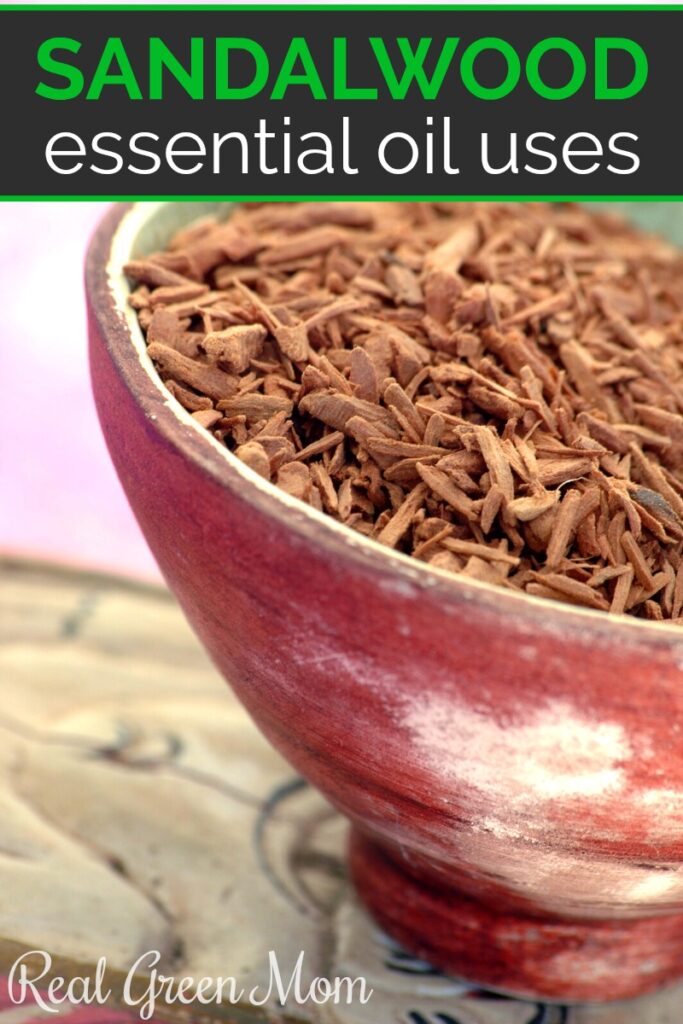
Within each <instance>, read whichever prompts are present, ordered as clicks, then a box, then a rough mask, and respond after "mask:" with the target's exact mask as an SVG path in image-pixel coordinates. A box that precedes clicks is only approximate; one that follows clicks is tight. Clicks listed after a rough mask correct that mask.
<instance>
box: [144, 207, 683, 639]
mask: <svg viewBox="0 0 683 1024" xmlns="http://www.w3.org/2000/svg"><path fill="white" fill-rule="evenodd" d="M126 270H127V273H128V275H129V277H130V278H131V279H132V280H133V281H134V282H135V283H136V287H135V289H134V291H133V292H132V295H131V300H130V301H131V303H132V305H133V306H134V308H135V309H136V311H137V313H138V316H139V319H140V323H141V325H142V328H143V331H144V333H145V337H146V341H147V345H148V352H149V355H150V356H151V358H152V359H153V361H154V363H155V365H156V367H157V369H158V372H159V373H160V375H161V377H162V378H163V380H164V381H165V383H166V386H167V388H168V390H169V391H170V392H171V394H172V395H174V397H175V398H176V399H177V400H178V401H179V402H180V403H181V404H182V405H183V406H184V407H185V408H186V409H187V410H189V412H190V413H191V414H192V415H193V416H194V418H195V419H196V420H197V421H198V422H199V423H200V424H201V425H202V426H203V427H205V428H206V430H208V431H210V432H211V433H212V434H213V435H214V436H215V437H216V438H218V440H219V441H221V442H222V443H224V444H225V445H227V447H228V448H229V449H230V450H231V451H232V452H234V453H235V455H236V456H237V457H238V458H239V459H241V460H242V461H243V462H244V463H246V464H247V465H248V466H250V467H251V469H253V470H254V471H255V472H256V473H259V474H260V475H261V476H262V477H264V478H266V479H267V480H271V481H272V482H273V483H275V484H277V485H278V486H279V487H281V488H282V489H283V490H285V491H287V492H288V493H289V494H291V495H293V496H295V497H296V498H298V499H300V500H301V501H303V502H307V503H308V504H310V505H312V506H313V507H314V508H316V509H319V510H321V511H324V512H326V513H327V514H329V515H330V516H333V517H334V518H335V519H337V520H339V521H340V522H342V523H344V524H345V525H347V526H349V527H351V528H353V529H354V530H358V531H359V532H361V533H363V534H365V535H366V536H368V537H371V538H374V539H375V540H377V541H379V542H380V543H381V544H384V545H387V546H389V547H392V548H395V549H397V550H400V551H402V552H405V553H407V554H410V555H412V556H414V557H415V558H419V559H421V560H422V561H424V562H427V563H429V564H430V565H432V566H436V567H438V568H440V569H445V570H447V571H449V572H453V573H456V574H458V575H460V576H467V577H470V578H474V579H478V580H484V581H486V582H488V583H494V584H497V585H499V586H502V587H507V588H514V589H516V590H523V591H526V593H528V594H533V595H537V596H542V597H549V598H554V599H557V600H561V601H566V602H570V603H572V604H578V605H582V606H584V607H587V608H595V609H600V610H603V611H606V612H627V613H629V614H632V615H636V616H639V617H642V618H648V619H659V620H661V619H665V620H669V621H673V622H681V621H683V557H682V556H683V254H681V253H680V252H678V251H677V250H674V249H672V248H671V247H670V246H668V245H667V244H665V243H664V242H662V241H661V240H659V239H656V238H652V237H649V236H646V235H644V234H642V233H640V232H636V231H635V230H634V229H632V228H630V227H628V226H627V225H625V224H624V223H623V222H621V221H619V220H616V219H615V218H613V217H612V216H608V215H606V214H603V213H596V212H593V211H588V210H584V209H579V208H577V207H573V206H568V205H562V204H552V203H551V204H466V203H462V204H458V203H453V204H448V203H431V204H416V203H301V204H285V203H273V204H263V205H259V204H255V205H249V206H243V207H241V208H239V209H237V210H236V211H235V212H234V213H233V214H232V216H231V217H230V218H229V219H228V220H225V221H223V222H216V221H215V220H212V219H204V220H201V221H198V222H197V223H195V224H194V225H192V226H191V227H189V228H187V229H185V230H183V231H182V232H180V233H179V234H178V235H176V237H175V238H174V239H173V240H172V242H171V244H170V246H169V248H168V250H167V251H165V252H162V253H155V254H153V255H150V256H149V257H148V258H145V259H141V260H138V261H134V262H131V263H130V264H129V265H128V266H127V268H126Z"/></svg>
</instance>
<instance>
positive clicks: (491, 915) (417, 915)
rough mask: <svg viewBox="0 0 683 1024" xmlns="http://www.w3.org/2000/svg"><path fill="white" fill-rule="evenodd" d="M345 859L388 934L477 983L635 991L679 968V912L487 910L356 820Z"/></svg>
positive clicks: (520, 988)
mask: <svg viewBox="0 0 683 1024" xmlns="http://www.w3.org/2000/svg"><path fill="white" fill-rule="evenodd" d="M350 865H351V875H352V879H353V882H354V884H355V886H356V889H357V891H358V893H359V895H360V897H361V899H362V900H363V902H364V903H365V905H366V906H367V908H368V909H369V911H370V913H371V914H372V915H373V917H374V918H375V919H376V920H377V921H378V923H379V924H380V925H381V926H382V927H383V928H384V929H385V930H386V931H387V933H388V934H389V935H391V936H392V937H393V938H395V939H397V940H398V941H399V942H401V943H402V945H404V946H405V947H406V949H408V950H410V952H412V953H415V954H417V955H418V956H421V957H423V958H424V959H426V960H428V961H429V962H430V963H432V964H434V965H435V966H436V967H439V968H441V969H442V970H444V971H446V972H447V973H449V974H453V975H455V976H456V977H459V978H463V979H465V980H467V981H471V982H474V983H476V984H477V985H481V986H482V987H484V988H491V989H496V990H498V991H503V992H506V993H508V994H510V995H518V996H522V997H533V998H541V999H550V1000H556V1001H560V1002H593V1001H596V1002H602V1001H608V1000H614V999H628V998H631V997H633V996H638V995H642V994H644V993H646V992H651V991H654V990H656V989H658V988H661V987H662V986H664V985H666V984H668V983H670V982H673V981H674V980H676V979H678V978H680V977H681V976H682V975H683V914H672V915H666V916H662V917H655V918H652V917H650V918H643V919H638V920H619V921H592V920H588V921H587V920H581V921H580V920H553V919H551V918H543V917H534V916H532V915H531V914H524V913H520V912H518V911H501V910H496V909H493V908H492V907H489V906H486V905H485V904H483V903H479V902H478V901H476V900H473V899H471V898H470V897H468V896H465V895H463V894H461V893H458V892H457V891H456V890H454V889H446V888H439V887H436V886H434V885H433V884H432V883H424V882H421V881H420V880H419V879H417V878H416V877H415V875H414V874H412V873H411V872H410V871H409V870H407V869H406V867H405V866H404V865H403V864H402V863H400V862H399V860H394V859H393V857H392V856H391V854H390V853H389V852H388V851H387V850H386V849H385V848H384V847H383V846H380V845H379V844H377V843H375V842H373V841H372V840H370V839H368V838H367V837H366V836H365V835H364V834H363V833H361V832H359V831H358V830H356V829H354V830H352V834H351V844H350Z"/></svg>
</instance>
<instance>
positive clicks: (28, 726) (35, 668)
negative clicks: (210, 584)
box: [0, 561, 683, 1024]
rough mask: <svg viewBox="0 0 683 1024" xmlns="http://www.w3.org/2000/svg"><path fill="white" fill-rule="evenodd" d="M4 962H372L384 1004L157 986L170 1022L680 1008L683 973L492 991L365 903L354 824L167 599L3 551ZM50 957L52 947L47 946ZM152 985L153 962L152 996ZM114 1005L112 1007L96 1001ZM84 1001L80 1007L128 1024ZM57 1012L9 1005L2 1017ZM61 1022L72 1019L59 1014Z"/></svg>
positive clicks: (519, 1019)
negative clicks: (613, 991) (374, 918)
mask: <svg viewBox="0 0 683 1024" xmlns="http://www.w3.org/2000/svg"><path fill="white" fill-rule="evenodd" d="M0 697H1V702H0V814H1V816H2V817H1V822H2V824H1V825H0V892H2V899H0V970H2V971H5V972H7V971H8V970H9V969H10V967H11V965H12V964H13V963H14V962H15V961H16V960H17V958H18V957H19V956H20V955H22V954H24V953H25V952H27V951H28V950H32V949H38V950H45V951H47V952H49V953H50V954H51V955H52V957H53V958H54V963H53V973H55V974H57V975H63V976H65V977H67V978H70V977H80V976H82V975H83V974H86V973H90V974H92V972H93V970H94V965H95V964H96V962H97V960H98V959H99V958H100V957H102V956H104V957H106V960H107V982H108V983H109V985H110V986H111V987H112V989H113V997H112V1004H113V1005H114V1006H121V1007H122V1006H123V1005H124V1002H125V1001H124V999H123V995H122V990H121V985H122V982H123V979H124V978H125V976H126V974H127V973H128V971H129V969H130V967H131V965H132V964H133V963H134V962H135V961H136V960H137V958H138V957H139V956H140V955H141V954H143V953H145V952H146V951H149V950H158V951H159V952H160V954H161V962H160V964H159V966H158V969H159V970H162V971H163V972H164V973H166V974H167V975H169V976H173V977H175V978H179V977H185V976H192V977H193V978H194V979H199V978H202V977H210V978H217V977H226V976H228V977H230V976H234V977H236V979H237V981H238V982H239V984H240V986H241V987H243V988H244V989H245V990H246V991H247V992H248V991H249V990H250V989H251V988H252V987H253V986H255V985H258V986H261V989H262V990H263V989H265V988H267V987H268V978H269V959H268V958H269V951H270V950H275V951H276V953H277V958H278V964H279V966H280V969H281V971H282V975H283V977H284V978H285V981H288V979H289V974H290V973H291V971H292V969H293V968H294V966H295V964H296V960H297V957H298V956H299V953H300V951H302V950H304V951H305V958H304V966H303V970H302V977H303V979H304V987H306V986H307V984H309V983H310V981H311V980H312V979H313V978H315V977H316V976H321V977H327V978H334V977H337V976H343V977H347V976H348V977H352V978H355V977H359V976H362V977H364V978H366V979H367V983H368V985H369V986H370V987H372V989H373V990H374V993H373V995H372V997H371V999H370V1000H369V1002H368V1003H367V1004H366V1005H360V1004H359V1003H358V1002H357V1001H356V1002H354V1003H353V1004H352V1005H350V1006H347V1005H344V1004H340V1005H334V1004H331V1003H327V1004H325V1005H324V1006H322V1007H316V1006H314V1005H312V1004H311V1003H305V1004H298V1003H297V1002H296V1001H293V1000H289V1001H288V1002H287V1004H286V1006H285V1007H284V1008H277V1007H275V1006H271V1007H270V1008H268V1009H267V1010H262V1009H257V1008H255V1007H254V1006H251V1005H249V1002H248V1000H242V1001H241V1003H240V1004H239V1005H231V1004H230V1003H227V1004H226V1003H224V1004H222V1005H216V1004H211V1005H205V1006H199V1005H198V1004H196V1003H195V1004H193V1005H192V1006H191V1007H189V1008H188V1007H182V1006H180V1007H179V1006H178V1005H177V1004H176V1005H171V1006H168V1005H165V1004H163V1003H161V1004H160V1003H157V1007H156V1015H155V1016H156V1018H157V1019H168V1020H179V1019H183V1020H188V1019H192V1020H193V1021H197V1020H200V1019H204V1018H206V1019H215V1018H218V1019H221V1020H223V1021H235V1022H239V1024H242V1022H248V1021H265V1020H268V1021H280V1020H283V1021H316V1022H321V1024H323V1022H327V1024H384V1022H387V1024H532V1022H533V1024H680V1022H681V1020H683V987H679V988H677V989H674V990H670V991H668V992H666V993H662V994H660V995H659V996H657V997H654V998H649V999H645V1000H640V1001H637V1002H634V1003H630V1004H621V1005H612V1006H608V1007H602V1008H593V1009H590V1008H586V1007H583V1008H571V1009H567V1008H562V1007H544V1006H541V1005H532V1004H529V1003H523V1002H519V1001H514V1000H506V999H502V998H497V997H495V996H491V995H486V994H484V993H481V992H477V991H476V990H473V989H472V988H471V987H468V986H464V985H461V984H459V983H458V982H456V981H454V980H452V979H449V978H446V977H444V976H443V975H441V974H439V973H438V972H436V971H434V970H432V969H431V968H429V967H428V966H427V965H426V964H423V963H421V962H419V961H416V960H414V959H413V958H411V957H410V956H408V955H406V954H405V953H404V952H403V951H402V950H400V949H398V948H396V947H395V946H394V945H393V944H392V943H391V942H390V941H389V940H388V939H387V938H386V937H385V936H383V935H382V934H381V933H380V932H379V931H378V930H377V929H376V928H375V926H374V925H373V924H372V922H371V921H370V920H369V919H368V917H367V916H366V914H365V913H364V912H363V910H362V909H361V908H360V907H359V906H358V904H357V903H356V901H355V900H354V897H353V894H352V893H351V892H350V890H349V887H348V885H347V882H346V879H345V873H344V843H345V826H344V823H343V821H342V820H341V819H340V818H339V816H338V815H337V814H336V813H335V812H334V811H333V810H332V809H331V808H330V807H329V805H327V804H326V803H325V801H324V800H323V798H322V797H320V796H319V795H318V794H317V793H316V792H315V791H314V790H312V789H311V788H310V787H309V786H307V785H306V784H305V783H304V782H303V781H302V780H300V779H298V778H296V777H295V776H294V775H293V773H292V771H291V769H290V768H289V767H288V766H287V765H286V764H285V763H284V762H283V761H282V759H281V758H280V757H279V756H278V755H277V754H275V753H274V752H273V751H272V750H271V749H270V747H269V746H268V745H267V743H266V742H265V741H264V740H263V739H262V738H261V737H260V735H259V734H258V732H257V731H256V729H255V728H254V726H253V725H252V723H251V721H250V720H249V719H248V717H247V716H246V714H245V713H244V712H243V711H242V709H241V707H240V706H239V705H238V704H237V703H236V701H235V700H234V698H233V697H232V695H231V693H230V691H229V689H228V688H227V687H226V686H225V684H224V683H223V682H222V680H221V679H220V678H219V677H218V675H217V673H216V672H215V670H214V669H213V668H212V666H211V665H210V663H209V662H208V660H207V658H206V656H205V655H204V653H203V651H202V650H201V648H200V646H199V644H198V643H197V641H196V639H195V638H194V636H193V635H192V633H191V632H190V630H189V628H188V627H187V625H186V624H185V621H184V619H183V617H182V615H181V613H180V611H179V610H178V608H177V606H176V604H175V602H174V601H173V599H172V598H171V597H170V595H169V594H168V593H167V592H166V591H164V590H162V589H160V588H156V587H151V586H145V585H140V584H135V583H131V582H127V581H124V580H121V579H117V578H113V577H108V576H102V575H96V574H87V573H82V572H77V571H70V570H66V569H55V568H50V567H47V566H44V565H34V564H30V563H26V562H18V561H15V562H13V561H5V562H4V563H2V573H1V575H0ZM38 959H39V958H36V962H38ZM147 984H148V981H147V980H146V979H145V976H144V972H142V971H141V972H139V973H138V974H137V975H136V985H137V986H138V987H137V988H135V989H134V991H133V997H135V995H136V994H137V995H141V994H142V993H143V992H144V990H145V988H146V987H147ZM98 1014H99V1016H98ZM127 1015H133V1016H137V1014H136V1011H135V1010H133V1009H131V1008H130V1005H128V1008H127V1009H126V1010H123V1012H119V1011H117V1012H116V1015H115V1017H114V1018H113V1017H112V1014H111V1012H109V1013H107V1012H106V1011H102V1010H99V1011H98V1010H94V1009H91V1008H86V1007H82V1006H81V1007H80V1008H76V1009H69V1007H67V1008H66V1009H63V1011H62V1018H63V1017H64V1016H67V1017H69V1019H70V1020H71V1018H72V1017H73V1021H74V1024H75V1022H76V1021H80V1022H83V1024H89V1022H90V1021H93V1022H95V1021H98V1020H99V1021H101V1022H102V1024H104V1022H106V1021H112V1020H114V1019H115V1020H117V1021H122V1020H126V1019H127ZM39 1016H40V1018H41V1019H43V1020H44V1019H45V1016H46V1014H45V1013H44V1012H42V1013H38V1012H37V1011H36V1009H35V1007H30V1006H21V1007H16V1006H11V1004H10V1002H9V999H8V995H7V991H6V986H4V987H3V986H2V985H1V984H0V1024H26V1022H28V1021H33V1020H36V1019H38V1017H39ZM60 1019H61V1018H60Z"/></svg>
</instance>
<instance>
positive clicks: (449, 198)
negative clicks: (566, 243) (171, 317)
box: [0, 195, 683, 203]
mask: <svg viewBox="0 0 683 1024" xmlns="http://www.w3.org/2000/svg"><path fill="white" fill-rule="evenodd" d="M348 200H353V201H356V202H362V203H366V202H399V203H408V202H411V203H413V202H441V203H444V202H510V201H513V202H522V203H538V202H544V203H547V202H549V203H578V202H582V203H586V202H590V203H597V202H600V203H621V202H639V203H664V202H674V203H681V202H683V195H675V196H646V195H631V196H621V195H619V196H615V195H609V196H606V195H540V196H531V195H397V196H382V195H368V196H355V195H337V196H333V195H324V196H320V195H314V196H311V195H291V196H271V195H220V196H213V195H206V196H116V195H107V196H46V195H35V196H16V195H15V196H12V195H0V202H3V203H9V202H25V203H29V202H30V203H35V202H38V203H42V202H45V203H47V202H64V203H74V202H75V203H95V202H117V203H143V202H149V203H153V202H162V201H165V202H178V203H204V202H232V203H264V202H268V203H291V202H342V201H343V202H346V201H348Z"/></svg>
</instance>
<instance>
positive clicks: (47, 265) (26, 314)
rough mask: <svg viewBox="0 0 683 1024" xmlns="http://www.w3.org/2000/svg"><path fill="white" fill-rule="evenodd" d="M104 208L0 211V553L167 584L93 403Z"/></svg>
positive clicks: (41, 206) (8, 207)
mask: <svg viewBox="0 0 683 1024" xmlns="http://www.w3.org/2000/svg"><path fill="white" fill-rule="evenodd" d="M105 210H106V204H104V203H87V202H86V203H51V202H45V203H3V204H2V205H0V382H1V383H0V388H1V391H0V481H2V483H1V485H0V490H1V495H2V496H1V498H0V553H4V554H12V555H27V556H30V557H36V558H46V559H49V560H51V561H58V562H65V563H69V564H72V565H79V566H83V567H89V568H96V569H106V570H112V571H114V572H120V573H125V574H128V575H133V576H137V577H141V578H144V579H159V573H158V570H157V568H156V566H155V563H154V560H153V559H152V556H151V554H150V553H149V550H148V548H147V546H146V544H145V541H144V540H143V538H142V535H141V533H140V531H139V529H138V526H137V524H136V522H135V520H134V519H133V515H132V513H131V512H130V510H129V508H128V505H127V503H126V499H125V498H124V496H123V493H122V491H121V488H120V486H119V483H118V480H117V478H116V475H115V473H114V470H113V468H112V465H111V463H110V461H109V457H108V454H107V451H106V448H105V445H104V441H103V440H102V436H101V434H100V429H99V424H98V421H97V416H96V413H95V408H94V405H93V401H92V398H91V395H90V383H89V378H88V358H87V333H86V320H85V303H84V297H83V283H82V280H83V259H84V254H85V249H86V246H87V244H88V239H89V237H90V235H91V233H92V231H93V230H94V227H95V225H96V223H97V221H98V219H99V218H100V217H101V216H102V214H103V213H104V211H105Z"/></svg>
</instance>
